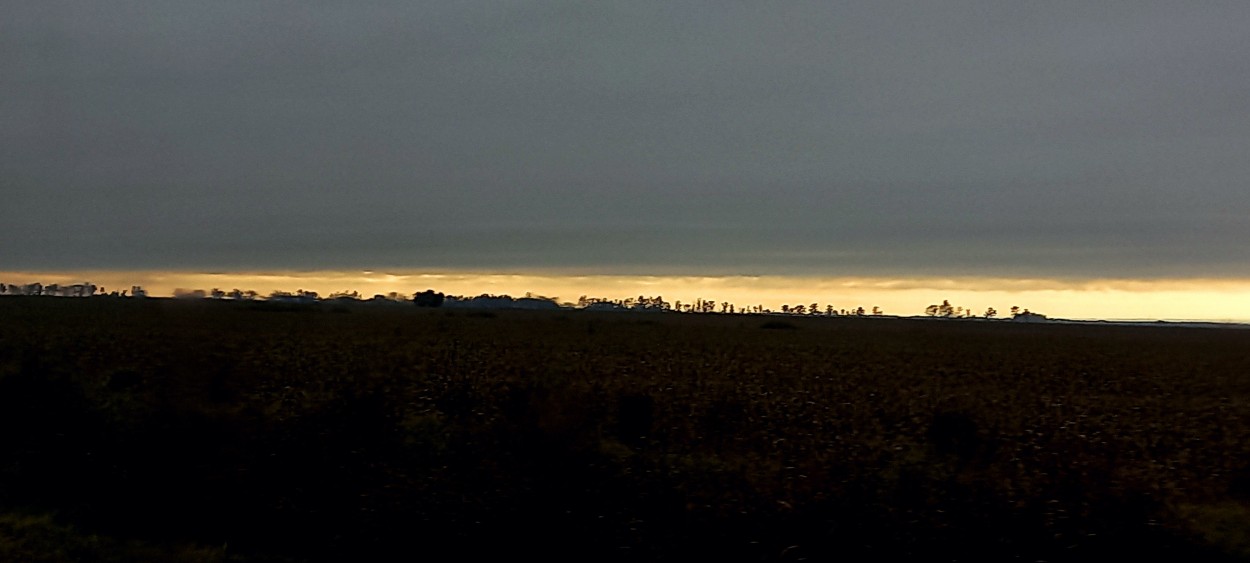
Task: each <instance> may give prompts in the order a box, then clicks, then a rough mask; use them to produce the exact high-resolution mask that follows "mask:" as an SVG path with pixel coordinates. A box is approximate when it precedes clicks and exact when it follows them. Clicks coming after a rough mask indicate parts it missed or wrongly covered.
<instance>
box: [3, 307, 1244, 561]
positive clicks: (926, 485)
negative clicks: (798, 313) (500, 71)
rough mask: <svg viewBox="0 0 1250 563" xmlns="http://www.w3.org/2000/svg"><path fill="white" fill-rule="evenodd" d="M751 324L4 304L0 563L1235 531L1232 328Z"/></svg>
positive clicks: (963, 546) (924, 552) (866, 321)
mask: <svg viewBox="0 0 1250 563" xmlns="http://www.w3.org/2000/svg"><path fill="white" fill-rule="evenodd" d="M770 321H771V322H773V323H774V324H772V325H770V324H768V323H769V322H770ZM775 323H776V321H774V320H772V319H770V318H768V317H762V316H741V315H724V316H711V315H705V316H692V315H680V314H646V313H637V314H635V313H592V312H586V311H553V312H526V311H498V312H485V311H476V312H474V311H452V310H439V309H420V308H417V307H412V308H403V309H394V308H384V309H368V308H343V307H334V306H330V305H324V304H317V305H311V306H290V305H287V306H282V307H278V306H274V305H272V304H265V303H230V302H187V301H174V300H120V299H108V298H92V299H85V300H65V299H48V298H37V297H4V298H0V560H24V561H77V560H104V561H110V560H112V561H134V560H141V561H249V562H250V561H307V560H318V561H321V560H336V561H337V560H344V561H346V560H392V559H402V560H418V559H429V560H448V559H450V558H456V559H469V560H472V559H481V558H484V557H486V556H490V555H506V556H509V558H515V557H518V556H520V555H526V554H529V555H535V556H537V557H539V558H540V560H569V559H577V560H582V561H602V560H636V561H696V560H699V561H701V560H709V561H714V560H720V561H791V560H796V561H797V560H804V559H806V560H810V561H823V560H834V559H848V560H866V559H868V558H870V557H871V558H874V559H875V558H884V557H887V556H901V557H904V558H906V559H910V560H943V561H945V560H996V561H1011V560H1023V561H1035V560H1039V559H1042V560H1049V561H1072V560H1106V559H1112V558H1114V559H1117V560H1119V559H1125V560H1128V559H1129V558H1133V557H1141V556H1145V555H1150V556H1163V557H1166V558H1169V559H1173V560H1181V559H1182V558H1183V559H1184V560H1242V559H1245V558H1246V557H1247V556H1248V555H1250V352H1248V351H1250V331H1241V330H1218V329H1195V328H1153V327H1112V326H1103V327H1100V326H1053V325H1025V326H1021V325H1018V324H1012V323H993V322H975V321H932V320H930V321H924V320H899V319H874V318H812V319H802V318H787V319H786V320H785V321H784V323H785V325H786V326H785V327H783V328H786V330H770V329H769V328H778V326H777V325H776V324H775Z"/></svg>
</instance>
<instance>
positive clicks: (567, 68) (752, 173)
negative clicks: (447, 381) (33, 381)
mask: <svg viewBox="0 0 1250 563" xmlns="http://www.w3.org/2000/svg"><path fill="white" fill-rule="evenodd" d="M847 4H848V3H830V2H786V3H778V4H768V5H764V4H759V3H748V2H683V3H676V2H622V3H612V4H610V5H601V4H581V3H565V2H520V3H511V2H507V3H505V2H434V3H426V2H400V1H379V2H361V3H329V2H294V1H287V2H264V1H262V2H251V1H248V2H243V1H223V2H190V1H180V0H179V1H174V0H170V1H164V2H93V1H81V2H57V1H40V2H9V3H5V4H3V5H0V241H2V242H0V266H2V267H5V268H10V269H14V268H27V269H74V268H215V269H222V268H247V269H256V268H270V267H272V268H320V269H335V268H405V269H416V270H421V269H426V270H430V269H458V268H472V269H487V270H490V269H500V270H503V269H507V270H526V269H528V270H534V269H555V270H569V271H593V272H633V273H697V274H717V273H724V274H729V273H741V274H759V273H775V274H787V273H803V274H829V275H880V274H891V275H894V274H898V275H908V274H914V275H929V274H969V275H982V274H984V275H1008V276H1010V275H1052V276H1077V277H1080V276H1090V277H1108V276H1111V277H1121V276H1187V275H1192V276H1202V277H1212V276H1250V245H1248V244H1246V243H1247V242H1248V241H1250V222H1248V221H1247V217H1250V185H1248V182H1250V158H1247V157H1246V155H1247V154H1250V112H1247V111H1245V104H1246V100H1247V97H1246V96H1247V92H1250V58H1247V57H1246V56H1245V53H1248V52H1250V34H1247V33H1246V31H1245V30H1247V29H1250V5H1247V4H1245V3H1244V2H1202V3H1188V4H1186V3H1177V2H1171V1H1169V2H1146V1H1132V2H1128V1H1125V2H1114V1H1108V2H1097V3H1089V2H1044V3H1039V2H890V1H883V2H859V3H854V5H853V6H848V5H847Z"/></svg>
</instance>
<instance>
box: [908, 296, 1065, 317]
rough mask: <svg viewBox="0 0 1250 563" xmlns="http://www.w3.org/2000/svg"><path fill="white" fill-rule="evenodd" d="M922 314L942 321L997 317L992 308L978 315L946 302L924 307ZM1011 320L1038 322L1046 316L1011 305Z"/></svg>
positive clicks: (996, 311) (969, 309) (970, 310)
mask: <svg viewBox="0 0 1250 563" xmlns="http://www.w3.org/2000/svg"><path fill="white" fill-rule="evenodd" d="M924 314H926V315H928V316H930V317H939V318H943V319H970V318H976V317H984V318H987V319H993V318H995V317H997V316H998V310H997V309H995V308H993V307H988V308H986V309H985V312H984V313H981V314H980V315H978V314H976V313H975V312H973V310H972V309H971V308H968V309H965V308H963V307H959V306H955V305H951V302H950V301H948V300H942V304H941V305H929V306H928V307H925V310H924ZM1011 318H1013V319H1024V320H1035V319H1036V320H1040V319H1045V318H1046V316H1045V315H1040V314H1037V313H1034V312H1031V311H1029V310H1028V309H1021V308H1020V307H1018V306H1014V305H1013V306H1012V307H1011Z"/></svg>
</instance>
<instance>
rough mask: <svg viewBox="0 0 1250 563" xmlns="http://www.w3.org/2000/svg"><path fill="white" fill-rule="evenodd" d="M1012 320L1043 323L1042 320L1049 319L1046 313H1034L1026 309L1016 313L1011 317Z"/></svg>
mask: <svg viewBox="0 0 1250 563" xmlns="http://www.w3.org/2000/svg"><path fill="white" fill-rule="evenodd" d="M1011 320H1013V321H1019V322H1024V323H1042V322H1046V320H1047V319H1046V315H1042V314H1039V313H1033V312H1030V311H1029V310H1027V309H1026V310H1024V311H1021V312H1019V313H1016V315H1015V316H1014V317H1011Z"/></svg>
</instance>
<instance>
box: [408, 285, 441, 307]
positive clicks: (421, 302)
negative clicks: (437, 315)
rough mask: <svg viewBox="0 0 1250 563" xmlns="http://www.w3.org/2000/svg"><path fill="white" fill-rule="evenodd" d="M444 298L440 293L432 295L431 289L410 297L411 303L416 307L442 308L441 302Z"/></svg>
mask: <svg viewBox="0 0 1250 563" xmlns="http://www.w3.org/2000/svg"><path fill="white" fill-rule="evenodd" d="M445 298H446V296H445V295H443V294H442V293H434V290H433V289H427V290H425V291H422V292H421V293H417V294H415V295H413V296H412V301H413V303H416V304H417V306H418V307H442V306H443V300H444V299H445Z"/></svg>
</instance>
